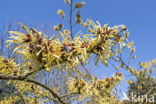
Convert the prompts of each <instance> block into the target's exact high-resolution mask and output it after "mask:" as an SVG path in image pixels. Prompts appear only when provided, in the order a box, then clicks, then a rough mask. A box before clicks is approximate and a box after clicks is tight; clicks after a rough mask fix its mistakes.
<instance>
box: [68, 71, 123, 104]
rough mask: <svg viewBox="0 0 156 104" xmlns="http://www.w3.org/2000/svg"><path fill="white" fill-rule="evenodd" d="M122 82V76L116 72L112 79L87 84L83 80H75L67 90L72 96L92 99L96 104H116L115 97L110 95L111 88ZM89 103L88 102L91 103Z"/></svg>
mask: <svg viewBox="0 0 156 104" xmlns="http://www.w3.org/2000/svg"><path fill="white" fill-rule="evenodd" d="M121 80H122V74H121V73H119V72H117V73H116V74H115V76H114V77H111V78H104V79H102V80H99V79H95V80H94V81H92V82H90V83H89V82H87V81H85V80H84V79H79V78H75V79H73V80H71V81H70V83H69V90H70V92H71V93H72V94H80V95H81V98H86V97H89V98H92V99H91V101H93V100H94V102H96V103H97V104H106V103H108V102H111V103H112V104H117V99H116V96H115V95H112V94H111V93H112V91H113V88H114V87H115V86H116V85H117V84H118V83H119V82H120V81H121ZM91 101H88V103H89V102H91Z"/></svg>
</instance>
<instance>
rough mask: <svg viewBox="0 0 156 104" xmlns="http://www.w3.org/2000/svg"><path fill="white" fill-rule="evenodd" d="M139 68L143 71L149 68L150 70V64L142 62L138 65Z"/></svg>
mask: <svg viewBox="0 0 156 104" xmlns="http://www.w3.org/2000/svg"><path fill="white" fill-rule="evenodd" d="M140 66H141V67H143V68H145V69H149V68H151V66H152V63H151V62H143V63H140Z"/></svg>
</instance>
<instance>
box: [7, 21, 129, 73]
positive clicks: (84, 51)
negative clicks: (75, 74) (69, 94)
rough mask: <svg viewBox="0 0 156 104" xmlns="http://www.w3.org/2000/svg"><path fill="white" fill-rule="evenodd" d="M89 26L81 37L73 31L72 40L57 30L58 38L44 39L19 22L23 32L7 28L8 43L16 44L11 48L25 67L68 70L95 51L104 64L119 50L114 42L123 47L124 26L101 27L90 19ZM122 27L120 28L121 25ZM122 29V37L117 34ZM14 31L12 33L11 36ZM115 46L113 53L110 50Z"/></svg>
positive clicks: (85, 60)
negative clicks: (33, 65) (8, 30)
mask: <svg viewBox="0 0 156 104" xmlns="http://www.w3.org/2000/svg"><path fill="white" fill-rule="evenodd" d="M90 24H91V26H92V27H93V28H92V29H91V28H90V32H91V33H90V34H86V35H83V36H81V34H77V36H75V38H74V39H73V40H72V39H71V37H70V34H67V33H64V32H65V31H64V32H60V35H61V37H62V39H61V40H60V39H59V38H58V37H56V38H53V37H51V38H48V37H47V36H45V35H43V36H42V35H41V32H38V31H36V30H35V29H33V28H31V29H30V30H29V29H28V28H27V27H26V26H24V25H22V24H21V25H22V27H23V28H24V30H26V32H27V33H21V32H17V31H10V33H11V37H10V38H12V39H13V40H8V42H10V43H15V44H18V47H16V48H15V50H14V51H16V52H17V53H18V54H21V55H22V58H23V59H24V61H25V64H26V65H27V66H32V65H31V63H33V64H35V65H36V66H39V67H43V68H44V69H46V70H51V69H52V68H51V67H55V68H57V69H58V68H60V67H62V69H72V68H73V67H75V66H76V65H78V64H79V61H82V62H87V59H88V58H89V57H90V56H91V55H92V54H96V55H97V56H98V57H97V58H99V59H100V60H101V62H102V63H103V64H105V65H107V60H108V59H110V58H111V57H113V56H115V54H117V53H120V52H119V51H118V48H117V45H118V43H119V45H120V47H121V48H123V47H124V46H125V45H123V44H126V43H125V42H126V36H127V35H126V34H127V29H126V27H124V26H121V28H120V27H117V26H115V27H107V25H104V27H102V26H101V25H100V24H99V25H96V24H95V23H94V22H93V21H90ZM123 27H124V28H123ZM123 31H125V32H124V34H125V35H124V36H122V35H121V34H120V33H121V32H123ZM14 34H15V35H14ZM113 48H115V53H113V52H112V49H113Z"/></svg>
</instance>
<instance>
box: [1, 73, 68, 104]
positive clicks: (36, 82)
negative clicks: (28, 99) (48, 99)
mask: <svg viewBox="0 0 156 104" xmlns="http://www.w3.org/2000/svg"><path fill="white" fill-rule="evenodd" d="M0 79H3V80H20V81H26V82H30V83H34V84H36V85H38V86H41V87H43V88H45V89H46V90H48V91H49V92H51V94H52V95H53V96H54V97H56V98H57V99H58V101H59V102H60V103H61V104H66V103H65V102H64V101H63V100H62V99H61V98H60V96H59V95H58V94H57V93H55V92H54V91H53V90H52V89H51V88H50V87H49V86H46V85H44V84H42V83H40V82H39V81H37V80H34V79H31V78H27V77H25V76H10V75H1V74H0Z"/></svg>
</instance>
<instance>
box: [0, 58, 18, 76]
mask: <svg viewBox="0 0 156 104" xmlns="http://www.w3.org/2000/svg"><path fill="white" fill-rule="evenodd" d="M17 72H18V69H17V65H16V63H15V62H14V61H12V60H11V59H5V58H3V57H1V56H0V74H11V75H17Z"/></svg>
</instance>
